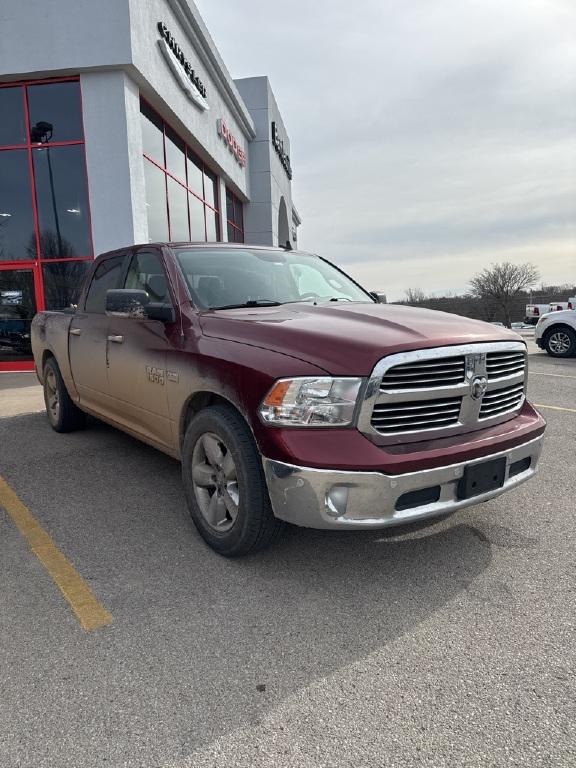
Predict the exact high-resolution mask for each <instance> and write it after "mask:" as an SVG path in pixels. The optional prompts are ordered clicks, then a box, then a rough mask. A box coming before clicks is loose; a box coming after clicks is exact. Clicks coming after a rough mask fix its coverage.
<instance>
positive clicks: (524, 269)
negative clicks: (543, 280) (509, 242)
mask: <svg viewBox="0 0 576 768" xmlns="http://www.w3.org/2000/svg"><path fill="white" fill-rule="evenodd" d="M539 279H540V274H539V272H538V270H537V269H536V267H535V266H534V265H533V264H510V262H508V261H504V262H502V263H501V264H491V265H490V266H489V267H485V268H484V269H483V270H482V272H479V273H478V274H477V275H476V276H475V277H473V278H472V280H471V281H470V286H471V293H472V296H475V297H476V298H478V299H481V300H482V301H488V302H493V303H494V304H495V305H497V306H498V307H500V309H501V310H502V315H503V318H504V322H505V324H506V325H507V326H508V327H510V309H511V305H512V300H513V298H514V297H515V296H517V295H518V294H519V293H520V291H525V290H526V289H528V288H531V287H532V286H533V285H535V284H536V282H537V281H538V280H539Z"/></svg>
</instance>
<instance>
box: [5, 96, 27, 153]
mask: <svg viewBox="0 0 576 768" xmlns="http://www.w3.org/2000/svg"><path fill="white" fill-rule="evenodd" d="M0 115H2V119H1V120H0V147H9V146H11V145H14V144H26V123H25V120H24V88H23V87H22V86H16V87H11V88H0Z"/></svg>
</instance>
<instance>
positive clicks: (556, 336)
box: [544, 328, 576, 357]
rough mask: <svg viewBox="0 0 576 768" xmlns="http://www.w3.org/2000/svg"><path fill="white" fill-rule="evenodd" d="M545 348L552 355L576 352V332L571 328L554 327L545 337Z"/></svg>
mask: <svg viewBox="0 0 576 768" xmlns="http://www.w3.org/2000/svg"><path fill="white" fill-rule="evenodd" d="M544 348H545V350H546V352H548V354H549V355H552V357H571V356H572V355H574V354H576V333H574V331H573V330H572V329H571V328H552V329H550V331H548V333H547V334H546V336H545V338H544Z"/></svg>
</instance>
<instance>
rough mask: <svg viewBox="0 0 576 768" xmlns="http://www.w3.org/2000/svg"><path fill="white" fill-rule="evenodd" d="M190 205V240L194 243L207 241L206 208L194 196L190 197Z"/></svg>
mask: <svg viewBox="0 0 576 768" xmlns="http://www.w3.org/2000/svg"><path fill="white" fill-rule="evenodd" d="M188 202H189V205H190V240H192V242H194V243H203V242H205V241H206V229H205V225H204V206H203V205H202V202H201V201H200V200H198V198H197V197H194V195H191V194H189V195H188Z"/></svg>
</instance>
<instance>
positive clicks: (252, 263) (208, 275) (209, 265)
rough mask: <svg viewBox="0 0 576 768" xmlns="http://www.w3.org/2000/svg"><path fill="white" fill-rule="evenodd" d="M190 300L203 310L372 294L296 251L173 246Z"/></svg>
mask: <svg viewBox="0 0 576 768" xmlns="http://www.w3.org/2000/svg"><path fill="white" fill-rule="evenodd" d="M174 253H175V255H176V259H177V260H178V263H179V264H180V267H181V269H182V272H183V273H184V277H185V279H186V282H187V284H188V289H189V290H190V294H191V297H192V300H193V301H194V303H195V304H197V305H198V306H199V307H201V308H203V309H225V308H231V307H238V306H258V305H262V306H266V305H269V306H274V305H276V304H287V303H291V302H297V301H309V302H318V301H362V302H367V303H371V302H374V299H373V298H372V297H371V296H370V294H368V293H366V292H365V291H363V290H362V288H360V287H359V286H357V285H356V284H355V283H354V282H352V280H351V279H350V278H349V277H347V276H346V275H344V274H343V273H342V272H340V271H339V270H338V269H336V267H333V266H332V265H331V264H329V263H328V262H326V261H324V260H323V259H321V258H319V257H318V256H312V255H310V254H307V253H299V252H297V251H286V252H285V253H284V252H282V251H266V250H256V249H255V250H250V248H249V247H247V248H246V249H244V248H241V249H240V248H238V249H237V248H234V249H230V250H228V249H223V248H222V249H219V248H217V247H215V248H214V249H212V248H210V249H208V248H202V249H192V248H178V249H174Z"/></svg>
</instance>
